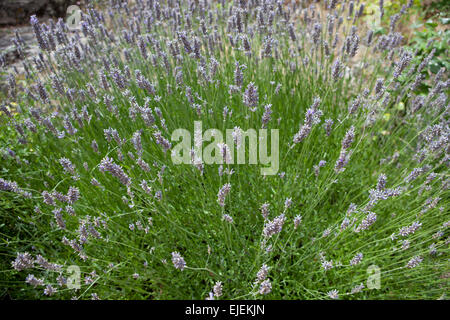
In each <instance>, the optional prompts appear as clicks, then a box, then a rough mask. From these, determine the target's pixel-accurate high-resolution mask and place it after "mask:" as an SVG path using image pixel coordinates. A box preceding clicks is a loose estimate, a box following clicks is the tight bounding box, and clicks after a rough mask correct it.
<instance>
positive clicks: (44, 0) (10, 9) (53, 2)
mask: <svg viewBox="0 0 450 320" xmlns="http://www.w3.org/2000/svg"><path fill="white" fill-rule="evenodd" d="M71 3H74V1H70V0H14V1H1V2H0V26H1V25H16V24H28V23H29V20H30V16H31V15H33V14H36V15H38V16H49V17H62V16H64V15H65V13H66V10H67V7H68V6H69V5H70V4H71Z"/></svg>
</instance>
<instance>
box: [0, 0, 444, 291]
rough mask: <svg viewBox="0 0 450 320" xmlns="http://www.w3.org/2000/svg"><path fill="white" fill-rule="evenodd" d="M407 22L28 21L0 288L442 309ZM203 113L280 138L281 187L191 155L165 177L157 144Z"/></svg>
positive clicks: (438, 195) (224, 17) (219, 12)
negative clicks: (383, 29)
mask: <svg viewBox="0 0 450 320" xmlns="http://www.w3.org/2000/svg"><path fill="white" fill-rule="evenodd" d="M380 3H381V2H380ZM407 10H408V5H405V6H404V7H403V8H402V10H401V11H400V12H399V13H398V15H395V16H392V18H391V24H390V28H389V33H388V34H377V33H374V32H373V31H372V30H367V28H366V27H365V26H364V24H362V22H361V17H362V15H363V12H364V4H362V3H360V2H359V1H344V0H343V1H323V2H318V1H316V2H313V3H310V1H304V0H301V1H290V2H286V1H279V0H278V1H276V0H264V1H261V0H249V1H242V0H239V1H224V0H221V1H208V0H200V1H190V0H167V1H163V0H161V1H158V0H149V1H143V0H138V1H135V2H133V3H130V4H128V3H127V2H126V1H125V2H123V1H118V0H113V1H110V3H109V5H108V7H107V8H106V9H99V8H94V7H89V8H88V9H87V10H85V11H84V12H83V13H82V21H81V23H80V27H79V30H69V28H68V27H67V26H66V25H65V23H64V21H63V20H62V19H60V20H59V21H58V22H57V23H52V24H51V25H46V24H41V23H39V21H38V19H37V18H36V17H35V16H33V17H32V18H31V21H30V23H31V25H32V27H33V30H34V32H35V34H36V38H37V40H38V43H39V47H40V49H41V53H40V54H39V55H38V56H37V57H34V59H33V60H34V61H32V62H30V61H26V62H25V63H26V65H27V73H28V75H27V79H26V80H25V82H26V88H25V90H24V91H23V92H22V91H20V90H18V87H17V85H15V83H14V81H10V83H11V85H10V95H9V98H8V100H6V101H2V103H1V104H2V105H1V108H0V110H1V119H0V120H1V131H2V132H1V134H0V140H1V145H2V148H1V150H2V169H1V171H0V172H1V175H0V194H1V200H0V214H1V217H2V221H3V222H2V223H1V224H0V228H1V231H0V232H1V234H2V238H3V241H2V243H1V244H0V248H1V251H2V259H1V260H2V261H1V267H2V272H1V274H2V276H1V277H0V288H1V291H0V292H1V293H2V294H8V295H10V296H11V297H13V298H26V299H30V298H38V299H46V298H51V299H71V298H76V299H206V298H207V299H400V298H403V299H417V298H419V299H437V298H445V297H446V295H447V293H448V280H447V279H448V274H449V273H448V272H449V268H448V245H449V238H448V231H449V230H448V228H449V217H450V215H449V213H448V212H449V211H447V210H448V204H449V201H448V199H449V191H448V188H449V185H450V180H449V173H448V166H449V164H450V163H449V152H450V149H449V135H450V130H449V107H448V98H447V95H448V87H449V80H448V71H447V70H445V69H443V70H441V71H440V72H439V74H438V75H437V76H436V77H435V78H432V79H431V80H430V81H429V82H430V84H429V85H430V86H431V90H430V91H429V92H428V94H427V95H423V94H420V95H419V94H417V93H416V91H415V88H417V86H418V85H419V84H420V83H421V82H422V81H427V80H426V79H425V78H426V77H425V76H424V75H425V74H426V73H427V67H428V66H427V65H428V62H429V60H430V59H429V58H425V59H421V58H420V57H418V56H416V55H415V53H414V52H411V50H409V49H408V47H407V43H406V40H405V39H404V38H403V36H402V35H401V33H400V32H398V31H397V29H396V27H397V23H398V20H399V19H400V18H401V16H402V15H405V14H407ZM17 37H19V36H17ZM16 43H17V44H18V45H20V38H17V39H16ZM199 120H200V121H202V124H203V129H204V130H206V129H208V128H220V129H223V130H225V129H233V128H234V132H233V133H234V135H233V137H234V139H235V141H236V144H237V143H238V142H239V143H242V144H245V141H246V140H245V137H241V136H240V132H241V129H242V130H247V129H250V128H254V129H260V128H267V129H278V130H279V134H280V138H279V141H280V145H279V149H280V150H279V154H280V169H279V173H278V175H273V176H264V175H261V174H260V170H259V169H260V168H259V166H257V165H249V164H244V165H242V164H241V165H239V164H233V163H229V162H228V161H225V163H224V164H223V165H220V166H219V165H203V164H201V163H198V161H197V158H198V154H196V153H195V148H193V149H192V152H191V154H190V155H188V157H189V159H190V158H191V157H192V164H193V165H186V164H184V165H183V164H181V165H180V164H174V163H173V162H172V160H171V157H170V155H171V151H172V149H173V143H172V141H171V139H170V137H171V133H172V132H173V131H174V130H176V129H178V128H187V129H193V126H194V121H199ZM195 141H196V142H195V143H197V144H198V143H199V144H202V143H204V142H203V141H202V140H201V139H200V140H199V139H195ZM221 146H222V148H220V150H221V154H219V155H218V157H219V158H222V157H223V158H226V157H227V156H228V153H229V152H230V149H228V148H227V146H226V145H224V144H222V145H221ZM224 150H225V151H224ZM247 156H248V157H249V156H250V155H249V154H248V151H247ZM74 266H75V267H77V268H79V271H80V272H79V273H76V272H73V270H74V269H73V267H74ZM374 268H375V269H374ZM370 270H378V273H376V274H374V273H372V272H370ZM78 276H79V277H78ZM374 277H375V278H376V279H378V285H377V284H376V283H377V281H374ZM376 279H375V280H376ZM77 281H79V286H75V285H74V283H76V282H77ZM374 283H375V285H374Z"/></svg>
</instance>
